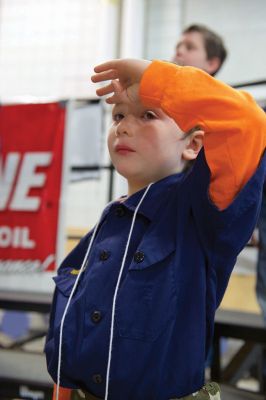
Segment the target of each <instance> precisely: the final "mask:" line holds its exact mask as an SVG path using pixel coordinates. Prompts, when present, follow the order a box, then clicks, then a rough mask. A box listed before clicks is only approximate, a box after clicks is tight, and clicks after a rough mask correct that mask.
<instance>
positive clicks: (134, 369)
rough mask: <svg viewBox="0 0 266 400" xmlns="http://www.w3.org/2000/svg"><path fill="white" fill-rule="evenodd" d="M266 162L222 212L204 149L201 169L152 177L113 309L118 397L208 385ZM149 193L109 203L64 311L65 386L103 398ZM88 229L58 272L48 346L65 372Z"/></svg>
mask: <svg viewBox="0 0 266 400" xmlns="http://www.w3.org/2000/svg"><path fill="white" fill-rule="evenodd" d="M264 170H265V158H264V159H263V161H262V162H261V164H260V166H259V168H258V169H257V171H256V173H255V174H254V175H253V177H252V178H251V179H250V180H249V182H248V183H247V184H246V185H245V187H244V188H243V189H242V190H241V192H240V193H239V194H238V195H237V197H236V199H235V200H234V202H233V203H232V204H231V205H230V206H229V207H228V208H227V209H226V210H223V211H219V210H218V209H217V208H216V207H215V205H213V204H212V202H211V201H210V200H209V198H208V186H209V178H210V176H209V175H210V174H209V169H208V166H207V164H206V161H205V156H204V151H203V150H202V151H201V153H200V155H199V157H198V159H197V161H196V163H195V165H194V167H193V169H192V170H191V171H189V172H188V173H181V174H175V175H171V176H169V177H167V178H164V179H162V180H160V181H158V182H156V183H154V184H153V185H152V186H151V187H150V190H149V192H148V194H147V195H146V197H145V199H144V201H143V203H142V205H141V207H140V209H139V212H138V214H137V219H136V223H135V226H134V230H133V235H132V239H131V241H130V246H129V251H128V255H127V260H126V267H125V270H124V274H123V277H122V281H121V284H120V288H119V291H118V297H117V305H116V312H115V327H114V339H113V348H112V360H111V369H110V381H109V397H108V399H110V400H144V399H145V400H167V399H171V398H173V397H181V396H184V395H187V394H189V393H192V392H194V391H196V390H197V389H199V388H200V387H201V386H202V385H203V384H204V360H205V356H206V354H207V352H208V349H209V346H210V343H211V339H212V334H213V326H214V314H215V310H216V308H217V307H218V305H219V304H220V301H221V299H222V296H223V294H224V291H225V289H226V286H227V282H228V279H229V276H230V273H231V271H232V268H233V266H234V264H235V261H236V257H237V254H238V253H239V252H240V251H241V249H242V248H243V246H244V245H245V243H246V242H247V241H248V239H249V237H250V236H251V233H252V231H253V228H254V226H255V223H256V220H257V216H258V212H259V208H260V198H261V191H262V186H263V184H262V183H263V178H264ZM143 191H144V190H141V191H140V192H137V193H135V194H133V195H132V196H131V197H129V198H128V199H127V200H126V201H125V202H124V203H122V204H121V203H119V202H114V203H112V204H111V205H109V206H108V207H107V208H106V209H105V211H104V213H103V215H102V218H101V222H100V225H99V228H98V232H97V235H96V238H95V241H94V244H93V246H92V250H91V253H90V256H89V262H88V265H87V268H86V270H85V271H84V272H83V273H82V276H81V278H80V282H79V284H78V287H77V290H76V292H75V294H74V297H73V299H72V301H71V304H70V308H69V310H68V313H67V315H66V319H65V323H64V331H63V346H62V366H61V381H60V382H61V383H60V384H61V386H65V387H69V388H83V389H85V390H87V391H89V392H90V393H92V394H94V395H96V396H98V397H102V398H103V397H104V392H105V375H106V368H107V358H108V346H109V338H110V324H111V308H112V301H113V295H114V290H115V285H116V282H117V277H118V273H119V269H120V265H121V261H122V257H123V253H124V249H125V245H126V241H127V237H128V233H129V228H130V224H131V221H132V216H133V212H134V209H135V207H136V206H137V204H138V202H139V200H140V198H141V196H142V194H143ZM90 237H91V233H88V235H87V236H85V237H84V238H83V239H82V240H81V242H80V243H79V244H78V246H77V247H76V248H75V249H74V250H73V251H72V252H71V253H70V254H69V255H68V256H67V258H66V259H65V261H64V262H63V263H62V265H61V267H60V269H59V271H58V276H57V277H56V278H55V282H56V291H55V296H54V302H53V308H52V314H51V325H50V330H49V334H48V337H47V343H46V348H45V351H46V356H47V364H48V370H49V372H50V374H51V376H52V377H53V379H54V381H56V378H57V360H58V342H59V326H60V320H61V318H62V314H63V311H64V308H65V306H66V302H67V300H68V296H69V294H70V291H71V288H72V287H73V284H74V281H75V279H76V275H74V274H72V273H71V271H72V272H73V269H79V268H80V266H81V263H82V261H83V258H84V255H85V252H86V250H87V247H88V243H89V239H90Z"/></svg>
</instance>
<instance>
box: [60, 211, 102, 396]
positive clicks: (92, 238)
mask: <svg viewBox="0 0 266 400" xmlns="http://www.w3.org/2000/svg"><path fill="white" fill-rule="evenodd" d="M100 221H101V218H100V219H99V221H98V223H97V225H96V227H95V228H94V231H93V234H92V237H91V240H90V243H89V246H88V249H87V251H86V254H85V257H84V259H83V262H82V265H81V268H80V270H79V273H78V276H77V278H76V280H75V283H74V286H73V288H72V290H71V293H70V296H69V298H68V301H67V304H66V307H65V310H64V313H63V316H62V319H61V324H60V334H59V350H58V364H57V383H56V400H59V388H60V373H61V361H62V338H63V328H64V322H65V318H66V314H67V311H68V308H69V305H70V302H71V300H72V297H73V295H74V293H75V290H76V287H77V285H78V282H79V278H80V276H81V274H82V271H83V270H84V269H85V266H86V263H87V259H88V256H89V253H90V250H91V247H92V243H93V241H94V238H95V235H96V232H97V230H98V226H99V223H100Z"/></svg>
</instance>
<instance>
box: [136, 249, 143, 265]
mask: <svg viewBox="0 0 266 400" xmlns="http://www.w3.org/2000/svg"><path fill="white" fill-rule="evenodd" d="M144 258H145V254H144V253H143V252H142V251H136V253H135V254H134V261H135V262H136V263H141V262H142V261H143V260H144Z"/></svg>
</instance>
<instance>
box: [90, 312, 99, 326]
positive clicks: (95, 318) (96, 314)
mask: <svg viewBox="0 0 266 400" xmlns="http://www.w3.org/2000/svg"><path fill="white" fill-rule="evenodd" d="M101 319H102V313H101V311H97V310H95V311H93V312H92V313H91V320H92V322H95V323H96V324H97V323H98V322H100V321H101Z"/></svg>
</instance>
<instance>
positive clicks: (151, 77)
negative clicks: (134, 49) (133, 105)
mask: <svg viewBox="0 0 266 400" xmlns="http://www.w3.org/2000/svg"><path fill="white" fill-rule="evenodd" d="M140 97H141V101H142V102H143V104H145V106H148V107H156V108H161V109H162V110H163V111H164V112H165V113H166V114H168V115H169V116H170V117H172V118H173V119H174V120H175V121H176V123H177V124H178V126H179V127H180V128H181V129H182V130H183V131H184V132H188V131H189V130H190V129H191V128H193V127H195V126H197V125H199V126H201V127H202V129H203V130H204V132H205V136H204V149H205V156H206V160H207V163H208V167H209V168H210V171H211V180H210V187H209V195H210V198H211V200H212V201H213V203H214V204H215V205H216V206H217V207H218V208H219V209H221V210H222V209H225V208H226V207H227V206H229V205H230V204H231V202H232V201H233V200H234V198H235V196H236V195H237V194H238V192H239V191H240V190H241V189H242V188H243V187H244V185H245V184H246V183H247V181H248V180H249V179H250V178H251V176H252V175H253V173H254V171H255V170H256V168H257V166H258V164H259V161H260V159H261V156H262V153H263V152H264V149H265V144H266V116H265V113H264V112H263V110H262V109H261V108H260V107H259V106H258V105H257V104H256V102H255V100H254V99H253V98H252V96H250V95H249V94H248V93H245V92H243V91H237V90H235V89H232V88H231V87H230V86H228V85H226V84H225V83H223V82H221V81H219V80H217V79H215V78H213V77H211V76H210V75H208V74H207V73H205V72H204V71H202V70H199V69H197V68H194V67H180V66H177V65H175V64H172V63H167V62H162V61H154V62H152V63H151V65H150V66H149V67H148V69H147V70H146V71H145V73H144V75H143V78H142V80H141V84H140Z"/></svg>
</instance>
